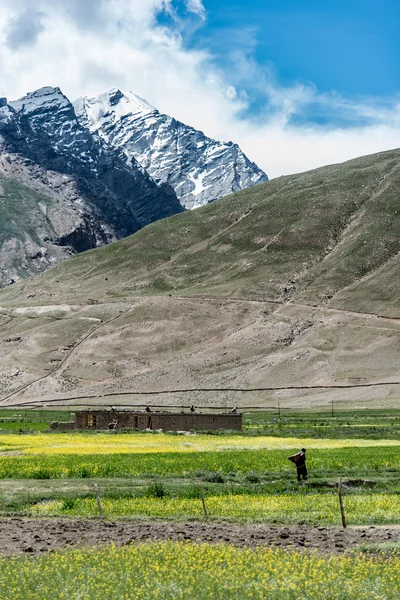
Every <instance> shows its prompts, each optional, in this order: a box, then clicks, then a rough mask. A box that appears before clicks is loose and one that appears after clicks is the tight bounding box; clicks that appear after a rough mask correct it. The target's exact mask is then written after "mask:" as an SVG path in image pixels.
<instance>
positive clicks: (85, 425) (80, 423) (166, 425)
mask: <svg viewBox="0 0 400 600" xmlns="http://www.w3.org/2000/svg"><path fill="white" fill-rule="evenodd" d="M75 427H76V429H163V430H164V431H192V430H194V431H201V430H216V429H234V430H237V431H241V430H242V415H240V414H229V413H228V414H215V413H214V414H212V413H166V412H151V413H144V412H136V411H110V410H107V411H106V410H90V411H89V410H87V411H78V412H77V413H76V415H75Z"/></svg>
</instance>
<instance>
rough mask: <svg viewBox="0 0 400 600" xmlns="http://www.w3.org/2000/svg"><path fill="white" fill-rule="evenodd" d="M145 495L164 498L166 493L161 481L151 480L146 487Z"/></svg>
mask: <svg viewBox="0 0 400 600" xmlns="http://www.w3.org/2000/svg"><path fill="white" fill-rule="evenodd" d="M146 495H147V496H148V497H149V498H165V497H166V496H168V493H167V490H166V489H165V487H164V485H163V484H162V483H161V481H153V483H151V484H150V485H149V486H148V487H147V493H146Z"/></svg>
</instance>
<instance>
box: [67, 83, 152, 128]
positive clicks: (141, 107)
mask: <svg viewBox="0 0 400 600" xmlns="http://www.w3.org/2000/svg"><path fill="white" fill-rule="evenodd" d="M74 108H75V112H76V114H77V115H78V116H79V117H80V118H81V120H82V122H85V124H86V126H88V127H90V128H91V129H92V131H96V130H97V129H99V128H100V127H102V125H103V124H104V123H105V122H109V121H112V122H116V121H118V120H119V119H122V118H123V117H126V116H128V115H144V114H149V113H152V112H156V109H155V108H154V106H151V104H149V103H148V102H146V100H143V98H140V96H136V94H133V93H132V92H127V93H123V92H121V91H120V90H119V89H118V88H113V89H112V90H110V91H109V92H106V93H104V94H100V95H99V96H97V97H89V96H85V97H83V98H79V100H77V101H76V102H74Z"/></svg>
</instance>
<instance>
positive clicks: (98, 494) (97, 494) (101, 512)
mask: <svg viewBox="0 0 400 600" xmlns="http://www.w3.org/2000/svg"><path fill="white" fill-rule="evenodd" d="M93 487H94V491H95V494H96V500H97V506H98V507H99V514H100V517H104V513H103V507H102V505H101V498H100V493H99V487H98V485H97V483H95V484H94V486H93Z"/></svg>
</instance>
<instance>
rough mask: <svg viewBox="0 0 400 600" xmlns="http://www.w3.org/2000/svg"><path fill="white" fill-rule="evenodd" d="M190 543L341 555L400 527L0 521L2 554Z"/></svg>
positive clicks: (397, 533)
mask: <svg viewBox="0 0 400 600" xmlns="http://www.w3.org/2000/svg"><path fill="white" fill-rule="evenodd" d="M163 540H191V541H193V542H208V543H226V544H232V545H234V546H238V547H249V548H254V547H256V546H274V547H279V548H295V549H297V550H318V551H319V552H321V553H323V554H340V553H343V552H345V551H346V550H349V549H351V548H354V547H356V546H358V545H360V544H362V543H376V542H400V528H398V527H390V526H387V527H351V528H348V529H346V530H343V529H340V528H338V527H309V526H306V525H302V526H287V527H285V526H272V525H259V524H257V525H238V524H232V523H221V522H214V523H202V522H196V521H191V522H181V523H176V522H172V521H170V522H161V521H151V522H145V521H101V520H99V519H85V520H83V519H79V520H78V519H76V520H75V519H48V518H43V519H29V518H17V517H14V518H7V519H6V518H3V519H0V553H1V554H3V555H6V556H12V555H15V554H19V553H21V552H24V553H28V554H37V553H42V552H48V551H51V550H55V549H64V548H66V547H71V546H95V545H96V544H107V543H111V542H113V543H114V544H116V545H117V546H125V545H127V544H131V543H135V542H145V541H163Z"/></svg>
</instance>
